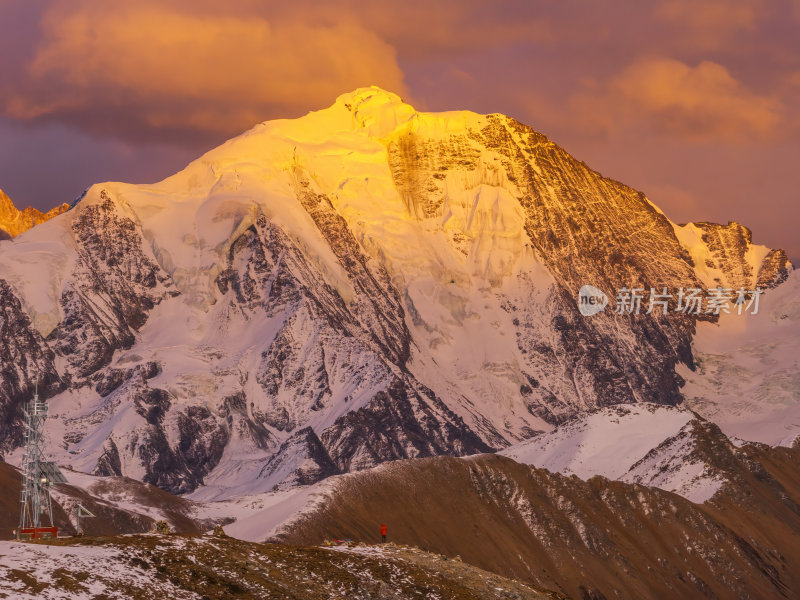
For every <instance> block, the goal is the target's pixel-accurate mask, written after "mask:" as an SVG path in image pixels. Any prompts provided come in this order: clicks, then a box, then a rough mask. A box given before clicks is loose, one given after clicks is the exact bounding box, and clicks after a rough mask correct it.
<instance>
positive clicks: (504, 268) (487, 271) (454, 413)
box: [0, 88, 791, 498]
mask: <svg viewBox="0 0 800 600" xmlns="http://www.w3.org/2000/svg"><path fill="white" fill-rule="evenodd" d="M790 270H791V265H790V264H789V262H788V260H787V258H786V255H785V254H784V253H783V252H782V251H779V250H769V249H767V248H763V247H760V246H754V245H753V244H752V243H751V240H750V237H749V232H748V231H747V230H746V229H744V228H743V227H741V226H739V225H736V224H729V225H727V226H717V225H712V224H707V223H701V224H694V225H693V224H689V225H686V226H678V225H676V224H674V223H672V222H671V221H669V220H668V219H667V217H666V216H665V215H664V214H663V213H662V212H661V211H659V210H658V209H657V208H655V206H654V205H653V204H652V203H650V201H649V200H648V199H647V198H646V197H645V196H644V194H642V193H640V192H637V191H635V190H633V189H631V188H629V187H627V186H625V185H623V184H621V183H619V182H616V181H613V180H610V179H607V178H604V177H602V176H601V175H600V174H599V173H596V172H595V171H592V170H591V169H590V168H588V167H587V166H586V165H584V164H583V163H581V162H579V161H577V160H575V159H574V158H572V157H571V156H570V155H569V154H568V153H567V152H565V151H564V150H562V149H561V148H559V147H558V146H556V145H555V144H554V143H552V142H551V141H549V140H548V139H547V138H546V137H544V136H543V135H541V134H539V133H536V132H535V131H533V130H532V129H531V128H529V127H527V126H525V125H522V124H520V123H518V122H517V121H515V120H514V119H511V118H509V117H505V116H502V115H478V114H475V113H470V112H450V113H435V114H434V113H422V112H418V111H416V110H415V109H413V108H412V107H411V106H409V105H408V104H405V103H403V102H402V101H401V100H400V99H399V98H398V97H397V96H395V95H393V94H390V93H388V92H385V91H383V90H380V89H378V88H365V89H360V90H356V91H355V92H353V93H350V94H346V95H344V96H341V97H340V98H339V99H338V100H337V101H336V103H335V104H334V105H333V106H332V107H330V108H328V109H325V110H321V111H318V112H313V113H310V114H308V115H307V116H305V117H302V118H300V119H296V120H280V121H271V122H267V123H263V124H260V125H258V126H256V127H255V128H253V129H252V130H250V131H248V132H246V133H245V134H243V135H241V136H239V137H237V138H234V139H232V140H230V141H229V142H227V143H225V144H223V145H222V146H220V147H219V148H217V149H215V150H212V151H211V152H209V153H207V154H206V155H204V156H203V157H201V158H199V159H198V160H196V161H194V162H193V163H191V164H190V165H189V166H188V167H187V168H186V169H184V170H183V171H181V172H180V173H178V174H176V175H174V176H172V177H170V178H168V179H166V180H164V181H162V182H160V183H156V184H153V185H130V184H123V183H104V184H98V185H95V186H93V187H92V188H90V189H89V190H88V191H87V192H86V194H85V195H84V196H83V197H82V199H81V200H80V201H79V202H78V203H77V204H76V205H75V206H74V207H73V208H72V209H71V210H70V211H68V212H66V213H65V214H62V215H60V216H58V217H57V218H55V219H52V220H50V221H47V222H46V223H43V224H42V225H39V226H37V227H35V228H33V229H31V230H30V231H28V232H26V233H24V234H22V235H20V236H19V237H17V238H15V239H14V240H12V241H6V242H2V243H0V333H2V340H3V342H2V344H3V345H2V347H0V353H2V359H3V363H2V364H3V366H2V371H1V372H0V411H2V412H0V419H1V420H0V427H2V433H3V438H2V439H3V445H4V446H3V447H4V449H5V450H6V451H9V452H12V451H13V450H14V448H15V447H16V446H17V445H18V444H19V443H20V441H21V437H20V429H19V423H20V420H19V418H20V414H21V413H20V410H21V404H22V402H23V401H25V400H26V399H27V397H28V396H29V395H30V394H31V393H32V392H33V390H34V387H35V386H36V384H37V382H38V386H39V391H40V393H43V394H44V395H46V396H47V397H48V398H49V403H50V412H51V418H50V420H49V421H48V429H47V436H48V444H49V450H50V451H51V452H52V453H54V454H55V455H56V459H57V460H58V461H59V462H60V463H61V464H65V465H70V466H71V467H72V468H74V469H76V470H79V471H84V472H89V473H94V474H98V475H112V474H115V475H125V476H129V477H133V478H136V479H140V480H142V481H145V482H148V483H152V484H155V485H158V486H160V487H162V488H164V489H167V490H170V491H173V492H190V491H192V490H196V489H197V488H198V487H199V486H204V487H203V488H202V490H201V491H202V492H203V493H204V494H206V497H207V498H212V497H213V498H224V497H230V496H234V495H237V494H241V493H245V492H248V493H249V492H258V491H266V490H269V489H272V488H273V487H275V486H279V487H281V486H284V487H285V486H291V485H295V484H302V483H312V482H314V481H317V480H319V479H321V478H324V477H326V476H328V475H332V474H336V473H342V472H347V471H353V470H360V469H364V468H368V467H371V466H374V465H376V464H378V463H380V462H383V461H388V460H393V459H398V458H414V457H423V456H432V455H438V454H451V455H465V454H472V453H476V452H486V451H489V450H491V449H499V448H503V447H506V446H509V445H511V444H513V443H515V442H518V441H520V440H523V439H525V438H528V437H530V436H531V435H532V434H533V433H535V432H537V431H545V430H549V429H551V428H552V427H553V426H554V425H555V424H558V423H563V422H564V421H566V420H567V419H569V418H570V417H572V416H574V415H576V414H579V413H582V412H584V411H586V410H589V409H594V408H597V407H602V406H608V405H616V404H620V403H637V402H647V403H655V404H662V405H675V404H678V403H680V402H681V401H682V394H681V384H682V383H683V378H682V376H681V375H679V374H678V372H676V368H678V367H679V365H684V366H685V367H686V369H688V370H691V369H692V368H694V357H693V352H692V340H693V335H694V332H695V328H696V326H697V320H698V318H700V319H704V320H712V321H713V320H715V318H714V317H713V316H708V315H703V316H701V317H696V316H694V315H686V314H680V313H677V312H675V311H669V312H668V313H666V314H663V315H659V314H658V313H654V314H616V313H615V312H614V311H613V310H610V309H609V310H607V311H605V312H601V313H599V314H595V315H594V316H592V317H585V316H583V315H582V314H581V313H580V311H579V307H578V300H577V292H578V290H579V289H580V288H581V287H582V286H583V285H586V284H591V285H593V286H595V287H596V288H598V289H599V290H601V291H602V292H604V293H605V294H607V295H608V296H609V297H611V298H614V296H615V295H616V293H617V292H616V291H617V290H619V289H620V288H624V287H628V288H630V287H641V288H644V289H650V288H651V287H652V288H657V289H661V288H663V287H667V288H669V289H670V290H677V289H678V288H680V287H684V288H687V287H698V288H703V289H705V288H709V287H715V286H717V285H725V286H729V287H730V286H739V285H741V286H743V287H745V288H746V289H753V288H755V286H756V285H758V286H761V287H763V288H773V287H775V286H778V285H780V284H781V283H782V282H783V281H784V280H785V279H786V278H787V277H788V273H789V271H790ZM769 293H771V292H768V294H769ZM674 303H675V300H674V299H673V300H672V301H671V306H673V307H674ZM744 318H746V317H744ZM13 456H15V455H14V454H13V453H12V458H13Z"/></svg>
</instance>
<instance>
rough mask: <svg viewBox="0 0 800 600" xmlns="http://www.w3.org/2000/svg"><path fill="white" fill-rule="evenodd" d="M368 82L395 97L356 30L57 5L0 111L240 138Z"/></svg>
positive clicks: (399, 76) (392, 60)
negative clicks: (267, 122)
mask: <svg viewBox="0 0 800 600" xmlns="http://www.w3.org/2000/svg"><path fill="white" fill-rule="evenodd" d="M369 84H377V85H381V86H384V87H386V88H388V89H391V90H393V91H396V92H397V93H400V94H403V93H404V92H405V86H404V82H403V73H402V71H401V69H400V67H399V66H398V64H397V60H396V56H395V50H394V48H393V47H392V46H391V45H389V44H388V43H386V42H385V41H383V40H382V39H381V38H379V37H378V36H377V35H375V34H374V33H372V32H370V31H368V30H366V29H364V28H363V27H362V26H360V25H358V24H356V23H332V24H316V25H311V24H307V23H306V22H305V21H304V20H302V19H297V18H295V19H294V20H292V19H288V18H284V19H280V20H269V19H267V18H264V17H258V16H255V15H244V14H241V15H236V16H211V15H203V14H198V13H196V12H194V11H192V10H191V9H190V8H188V7H187V8H183V9H181V8H178V4H173V6H172V7H171V8H165V7H164V6H163V5H157V4H152V3H142V2H139V3H107V2H102V3H101V2H97V1H95V0H82V1H75V0H72V1H70V2H57V3H55V4H53V5H52V6H51V8H50V10H49V11H48V12H47V13H46V15H45V16H44V18H43V22H42V36H41V39H40V40H39V42H38V44H37V46H36V49H35V54H34V57H33V59H32V60H31V62H30V63H29V64H28V65H27V68H26V69H25V71H24V76H23V79H22V81H13V82H12V81H6V82H4V85H3V86H2V89H0V111H2V112H3V113H4V114H5V115H7V116H10V117H12V118H16V119H19V120H28V121H32V120H41V119H54V120H59V121H66V122H71V123H74V124H77V125H79V126H81V127H83V128H88V129H90V130H95V131H99V132H102V133H108V132H115V133H119V132H120V131H123V132H125V133H126V134H141V135H147V134H148V132H151V133H154V132H156V131H160V133H161V134H162V138H163V132H164V131H165V130H166V131H173V132H174V133H175V134H176V135H177V136H181V135H193V134H194V132H200V133H201V134H212V135H216V134H231V133H237V132H238V131H240V130H243V129H245V128H247V127H250V126H252V125H253V124H255V123H257V122H259V121H262V120H264V119H266V118H271V117H274V116H276V115H279V114H280V115H286V114H292V113H298V112H303V111H305V110H308V109H309V108H312V107H320V106H325V105H327V104H329V103H331V102H332V101H333V99H334V98H335V97H336V96H338V95H339V94H341V93H343V92H344V91H347V90H350V89H353V88H356V87H358V86H363V85H369Z"/></svg>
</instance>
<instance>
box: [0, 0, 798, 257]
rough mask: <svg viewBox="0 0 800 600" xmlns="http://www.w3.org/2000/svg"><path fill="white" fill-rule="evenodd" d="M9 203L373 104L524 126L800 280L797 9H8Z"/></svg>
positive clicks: (58, 199)
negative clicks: (722, 228)
mask: <svg viewBox="0 0 800 600" xmlns="http://www.w3.org/2000/svg"><path fill="white" fill-rule="evenodd" d="M0 26H2V31H3V34H2V36H0V188H1V189H3V190H4V191H5V192H6V193H7V194H8V195H9V196H10V197H11V198H12V199H13V200H14V202H15V203H16V204H17V206H19V207H22V206H27V205H32V206H35V207H37V208H40V209H47V208H50V207H52V206H55V205H57V204H60V203H62V202H71V201H72V200H74V199H75V198H76V197H77V196H79V195H80V193H81V192H82V191H83V190H84V189H85V188H86V187H88V186H89V185H91V184H93V183H96V182H101V181H109V180H118V181H129V182H137V183H147V182H154V181H158V180H160V179H162V178H164V177H166V176H168V175H170V174H172V173H174V172H176V171H178V170H180V169H181V168H183V167H184V166H185V165H186V164H187V163H189V162H190V161H191V160H193V159H194V158H196V157H198V156H200V155H201V154H203V153H204V152H205V151H207V150H209V149H211V148H213V147H215V146H217V145H219V144H220V143H221V142H223V141H224V140H226V139H229V138H231V137H233V136H235V135H238V134H239V133H241V132H243V131H245V130H247V129H249V128H250V127H252V126H253V125H255V124H256V123H259V122H261V121H264V120H268V119H273V118H293V117H298V116H301V115H303V114H305V113H306V112H308V111H309V110H315V109H320V108H324V107H326V106H329V105H330V104H332V103H333V101H334V100H335V98H336V97H337V96H338V95H340V94H342V93H345V92H348V91H351V90H353V89H355V88H356V87H361V86H365V85H379V86H381V87H383V88H385V89H388V90H390V91H393V92H395V93H398V94H400V95H401V96H402V97H403V98H404V99H405V100H406V101H407V102H409V103H410V104H412V105H414V106H415V107H416V108H418V109H420V110H432V111H438V110H456V109H469V110H474V111H476V112H480V113H491V112H499V113H504V114H508V115H511V116H513V117H515V118H516V119H518V120H520V121H522V122H524V123H526V124H528V125H531V126H532V127H533V128H534V129H536V130H538V131H540V132H542V133H544V134H546V135H547V136H548V137H550V138H551V139H552V140H554V141H555V142H556V143H558V144H559V145H561V146H562V147H564V148H565V149H566V150H567V151H569V152H570V153H571V154H573V155H574V156H575V157H577V158H578V159H580V160H583V161H584V162H586V163H587V164H588V165H590V166H591V167H593V168H594V169H596V170H598V171H600V172H601V173H603V174H604V175H607V176H609V177H612V178H614V179H617V180H619V181H622V182H624V183H626V184H628V185H631V186H633V187H635V188H637V189H639V190H642V191H644V192H645V193H646V194H647V195H648V197H649V198H650V199H651V200H652V201H653V202H654V203H655V204H656V205H658V206H659V207H660V208H661V209H662V210H663V211H664V212H665V213H666V214H667V216H669V217H670V218H671V219H672V220H673V221H676V222H679V223H684V222H688V221H714V222H721V223H726V222H728V221H731V220H735V221H738V222H740V223H743V224H744V225H746V226H748V227H749V228H750V229H751V230H752V231H753V238H754V241H755V242H756V243H761V244H766V245H768V246H770V247H780V248H784V249H786V250H787V251H788V253H789V256H790V258H792V260H793V262H794V263H795V265H800V234H799V233H798V223H800V191H799V190H800V165H799V164H798V161H799V160H800V110H799V109H800V0H707V1H706V0H651V1H649V2H641V0H635V1H633V0H613V1H606V0H584V1H580V2H579V1H572V0H520V1H508V2H503V1H496V2H477V1H473V0H437V1H435V2H432V1H431V0H424V1H423V0H403V2H396V0H392V1H385V0H370V1H369V2H364V1H363V0H360V1H358V2H356V1H350V0H340V1H338V2H321V1H319V0H292V1H291V2H286V1H285V0H284V1H282V2H273V1H269V0H266V1H265V0H227V1H226V2H219V1H218V0H213V1H212V0H161V1H154V0H137V2H114V1H109V0H2V1H1V2H0Z"/></svg>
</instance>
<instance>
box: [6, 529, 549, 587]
mask: <svg viewBox="0 0 800 600" xmlns="http://www.w3.org/2000/svg"><path fill="white" fill-rule="evenodd" d="M0 595H3V596H5V595H10V596H11V597H13V598H15V599H19V600H23V599H27V598H53V599H55V598H65V597H69V598H83V597H85V598H131V599H137V600H138V599H152V598H174V599H176V600H183V599H187V600H188V599H196V598H204V599H207V600H227V599H229V598H258V599H269V598H273V599H275V600H322V599H331V598H341V599H345V598H346V599H350V600H381V599H385V600H392V599H397V600H400V599H403V600H406V599H409V600H410V599H413V598H419V599H420V600H433V599H439V600H508V599H514V600H545V599H556V598H558V597H559V596H557V595H556V594H551V593H547V592H542V591H537V590H534V589H532V588H530V587H528V586H525V585H523V584H520V583H518V582H516V581H513V580H509V579H507V578H504V577H500V576H497V575H494V574H491V573H487V572H485V571H482V570H480V569H477V568H475V567H472V566H470V565H467V564H465V563H462V562H459V561H452V560H446V559H445V558H444V557H442V556H439V555H432V554H428V553H424V552H420V551H417V550H414V549H404V548H397V547H394V546H389V547H374V546H372V547H365V546H360V547H336V548H313V547H292V546H281V545H262V544H254V543H249V542H242V541H239V540H234V539H232V538H227V537H208V536H206V537H178V536H126V537H115V538H86V539H78V540H61V541H59V542H56V543H53V544H23V543H19V542H0Z"/></svg>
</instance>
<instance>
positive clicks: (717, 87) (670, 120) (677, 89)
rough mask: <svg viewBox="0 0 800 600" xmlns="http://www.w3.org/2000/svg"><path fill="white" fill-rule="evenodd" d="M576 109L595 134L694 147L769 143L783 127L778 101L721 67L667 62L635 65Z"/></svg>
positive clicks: (576, 102)
mask: <svg viewBox="0 0 800 600" xmlns="http://www.w3.org/2000/svg"><path fill="white" fill-rule="evenodd" d="M571 106H572V108H573V109H574V110H575V111H576V112H577V113H578V114H580V115H581V117H582V118H583V119H584V120H587V122H588V123H590V124H591V125H593V126H594V127H595V128H598V129H600V130H603V131H606V132H609V131H611V130H613V129H615V128H619V127H622V126H631V125H643V126H647V127H649V128H651V129H653V130H655V131H657V132H659V133H665V134H670V135H673V136H676V137H679V138H682V139H687V140H692V141H711V140H717V141H720V140H722V141H729V142H740V141H745V140H750V139H753V138H761V139H764V138H768V137H770V136H772V135H773V134H775V132H776V131H777V127H778V124H779V123H780V121H781V110H782V106H781V104H780V102H779V101H777V100H775V99H773V98H770V97H765V96H759V95H757V94H754V93H752V92H750V91H749V90H747V89H746V88H745V87H744V86H743V85H742V84H741V83H740V82H739V81H738V80H736V79H735V78H734V77H733V76H732V75H731V74H730V73H729V72H728V70H727V69H726V68H725V67H723V66H722V65H720V64H717V63H715V62H711V61H703V62H701V63H700V64H698V65H697V66H696V67H691V66H689V65H686V64H685V63H683V62H681V61H678V60H673V59H668V58H652V59H646V60H641V61H638V62H635V63H633V64H632V65H630V66H628V67H627V68H626V69H624V70H623V71H622V72H621V73H620V74H619V75H617V76H616V77H614V78H612V79H611V80H610V81H609V82H608V83H607V84H605V85H596V86H595V87H594V89H591V88H587V89H586V90H584V91H583V92H581V93H579V94H576V95H575V96H574V97H573V98H572V100H571Z"/></svg>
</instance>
